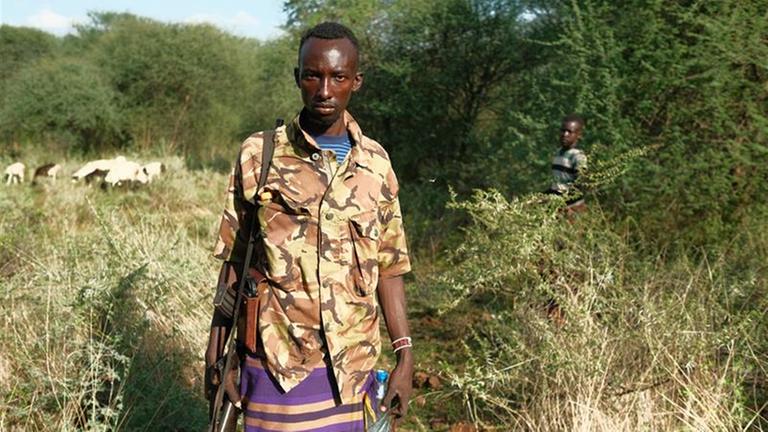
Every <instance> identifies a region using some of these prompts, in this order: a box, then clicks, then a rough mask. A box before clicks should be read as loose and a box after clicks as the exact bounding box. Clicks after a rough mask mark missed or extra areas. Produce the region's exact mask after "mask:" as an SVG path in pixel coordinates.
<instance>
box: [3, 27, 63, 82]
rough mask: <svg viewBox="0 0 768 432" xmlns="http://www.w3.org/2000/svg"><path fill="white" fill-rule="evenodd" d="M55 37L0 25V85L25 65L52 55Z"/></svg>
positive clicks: (55, 45)
mask: <svg viewBox="0 0 768 432" xmlns="http://www.w3.org/2000/svg"><path fill="white" fill-rule="evenodd" d="M57 42H58V41H57V40H56V37H54V36H53V35H50V34H48V33H45V32H43V31H40V30H36V29H31V28H25V27H12V26H9V25H5V24H3V25H0V58H2V59H3V63H2V64H1V65H0V83H4V82H5V81H6V80H8V79H9V78H10V77H12V76H13V75H14V74H16V73H17V72H18V71H19V69H21V68H22V67H24V66H25V65H27V64H29V63H31V62H33V61H35V60H37V59H39V58H41V57H46V56H50V55H51V54H53V53H54V51H55V49H56V47H57V45H58V43H57Z"/></svg>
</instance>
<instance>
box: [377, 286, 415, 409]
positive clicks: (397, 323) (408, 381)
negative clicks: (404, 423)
mask: <svg viewBox="0 0 768 432" xmlns="http://www.w3.org/2000/svg"><path fill="white" fill-rule="evenodd" d="M378 295H379V305H380V306H381V311H382V313H383V315H384V321H385V322H386V324H387V331H388V332H389V338H390V339H391V340H393V341H394V340H397V339H400V338H403V337H406V336H409V337H410V336H411V331H410V329H409V327H408V319H407V315H406V312H407V311H406V302H405V285H404V284H403V277H402V276H395V277H391V278H383V279H379V288H378ZM412 391H413V349H412V348H410V347H408V348H403V349H401V350H399V351H398V352H397V366H395V369H394V370H393V371H392V373H391V375H390V379H389V386H388V387H387V394H386V395H385V396H384V400H383V401H382V408H381V409H382V411H384V410H386V409H387V408H389V407H391V406H392V402H393V400H394V401H395V406H394V407H392V413H393V414H394V415H395V417H396V421H398V419H399V418H401V417H404V416H405V415H406V414H407V413H408V402H409V400H410V398H411V392H412Z"/></svg>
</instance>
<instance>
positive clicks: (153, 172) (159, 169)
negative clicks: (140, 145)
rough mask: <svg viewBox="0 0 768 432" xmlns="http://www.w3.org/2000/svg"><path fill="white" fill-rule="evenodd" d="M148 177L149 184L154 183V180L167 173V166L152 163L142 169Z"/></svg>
mask: <svg viewBox="0 0 768 432" xmlns="http://www.w3.org/2000/svg"><path fill="white" fill-rule="evenodd" d="M141 169H142V170H143V171H144V174H146V175H147V182H148V183H152V179H153V178H155V177H157V176H159V175H160V174H161V173H164V172H165V165H163V163H161V162H150V163H148V164H146V165H144V166H143V167H142V168H141Z"/></svg>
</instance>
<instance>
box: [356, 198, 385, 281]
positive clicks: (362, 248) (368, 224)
mask: <svg viewBox="0 0 768 432" xmlns="http://www.w3.org/2000/svg"><path fill="white" fill-rule="evenodd" d="M349 231H350V235H351V237H352V249H353V257H352V266H353V268H352V274H353V275H354V280H355V288H356V291H357V293H358V294H360V295H369V294H371V293H372V292H373V291H375V290H376V286H377V285H378V282H379V259H378V255H379V236H380V234H381V232H380V231H381V227H380V224H379V218H378V213H377V211H376V210H370V211H366V212H363V213H359V214H356V215H354V216H351V217H350V218H349Z"/></svg>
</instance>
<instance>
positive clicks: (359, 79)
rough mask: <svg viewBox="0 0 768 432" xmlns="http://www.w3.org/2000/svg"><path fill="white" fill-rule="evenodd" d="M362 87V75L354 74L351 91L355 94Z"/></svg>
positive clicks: (359, 73) (360, 73)
mask: <svg viewBox="0 0 768 432" xmlns="http://www.w3.org/2000/svg"><path fill="white" fill-rule="evenodd" d="M362 86H363V73H362V72H358V73H356V74H355V78H354V82H353V83H352V91H353V92H356V91H358V90H360V88H361V87H362Z"/></svg>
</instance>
